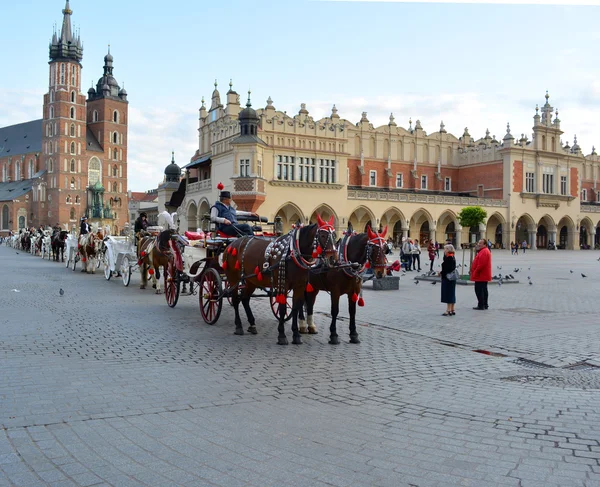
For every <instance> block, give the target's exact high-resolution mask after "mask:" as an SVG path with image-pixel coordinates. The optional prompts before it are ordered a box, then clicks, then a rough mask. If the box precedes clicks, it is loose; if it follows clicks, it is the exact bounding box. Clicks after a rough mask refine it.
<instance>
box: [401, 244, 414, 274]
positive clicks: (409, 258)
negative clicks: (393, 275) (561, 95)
mask: <svg viewBox="0 0 600 487" xmlns="http://www.w3.org/2000/svg"><path fill="white" fill-rule="evenodd" d="M410 247H411V245H410V240H409V239H408V238H407V239H406V240H405V241H404V242H403V243H402V253H403V254H404V259H405V260H406V270H407V271H411V270H412V269H411V267H412V253H411V249H410Z"/></svg>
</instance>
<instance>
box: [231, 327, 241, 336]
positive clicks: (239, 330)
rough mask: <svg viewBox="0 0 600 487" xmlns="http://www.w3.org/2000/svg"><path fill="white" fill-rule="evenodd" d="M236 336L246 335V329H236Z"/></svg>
mask: <svg viewBox="0 0 600 487" xmlns="http://www.w3.org/2000/svg"><path fill="white" fill-rule="evenodd" d="M233 334H234V335H243V334H244V329H243V328H236V329H235V331H234V332H233Z"/></svg>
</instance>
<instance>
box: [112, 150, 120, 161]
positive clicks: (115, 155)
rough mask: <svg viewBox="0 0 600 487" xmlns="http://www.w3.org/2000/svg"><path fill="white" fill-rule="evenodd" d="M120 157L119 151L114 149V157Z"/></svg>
mask: <svg viewBox="0 0 600 487" xmlns="http://www.w3.org/2000/svg"><path fill="white" fill-rule="evenodd" d="M118 158H119V152H118V151H117V149H113V159H114V160H115V161H116V160H117V159H118Z"/></svg>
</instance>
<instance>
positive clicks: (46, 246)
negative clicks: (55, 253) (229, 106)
mask: <svg viewBox="0 0 600 487" xmlns="http://www.w3.org/2000/svg"><path fill="white" fill-rule="evenodd" d="M46 255H48V260H50V259H51V257H52V235H51V234H50V230H44V237H43V238H42V259H45V258H46Z"/></svg>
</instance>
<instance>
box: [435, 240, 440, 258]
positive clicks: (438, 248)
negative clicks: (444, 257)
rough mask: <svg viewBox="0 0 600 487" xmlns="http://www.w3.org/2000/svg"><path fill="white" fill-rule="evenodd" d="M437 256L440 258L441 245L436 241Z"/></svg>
mask: <svg viewBox="0 0 600 487" xmlns="http://www.w3.org/2000/svg"><path fill="white" fill-rule="evenodd" d="M435 256H436V257H437V258H438V259H439V258H440V243H439V242H438V241H437V240H436V241H435Z"/></svg>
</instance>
